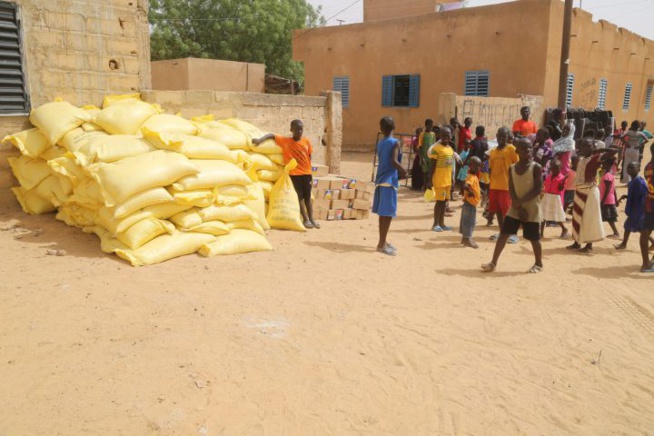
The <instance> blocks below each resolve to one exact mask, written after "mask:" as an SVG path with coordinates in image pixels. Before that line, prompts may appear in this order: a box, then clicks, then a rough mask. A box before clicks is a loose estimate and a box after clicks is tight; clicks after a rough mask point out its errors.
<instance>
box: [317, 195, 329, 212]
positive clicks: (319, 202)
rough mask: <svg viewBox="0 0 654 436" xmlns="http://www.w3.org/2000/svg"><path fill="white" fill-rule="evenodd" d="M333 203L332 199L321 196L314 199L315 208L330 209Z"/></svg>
mask: <svg viewBox="0 0 654 436" xmlns="http://www.w3.org/2000/svg"><path fill="white" fill-rule="evenodd" d="M331 205H332V201H331V200H324V199H320V198H317V199H315V200H313V208H314V209H315V210H329V208H330V207H331Z"/></svg>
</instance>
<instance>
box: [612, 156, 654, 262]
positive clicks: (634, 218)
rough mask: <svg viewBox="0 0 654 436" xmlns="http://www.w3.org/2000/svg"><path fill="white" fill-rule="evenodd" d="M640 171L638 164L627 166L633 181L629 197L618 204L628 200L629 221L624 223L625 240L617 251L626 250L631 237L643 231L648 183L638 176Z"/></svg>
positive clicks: (627, 212) (627, 213) (629, 189)
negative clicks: (632, 234)
mask: <svg viewBox="0 0 654 436" xmlns="http://www.w3.org/2000/svg"><path fill="white" fill-rule="evenodd" d="M638 171H640V168H639V167H638V163H637V162H631V163H629V165H627V173H629V177H631V181H630V182H629V185H628V187H627V195H623V196H622V197H620V199H619V200H618V202H617V205H618V206H620V202H621V201H622V200H624V199H625V198H626V199H627V205H626V206H625V209H624V212H625V215H627V219H626V221H625V222H624V239H623V240H622V242H621V243H620V244H618V245H615V249H616V250H624V249H625V248H627V242H629V236H630V235H631V233H632V232H634V233H640V231H641V230H642V229H643V219H644V218H645V200H646V199H647V182H645V179H643V178H642V177H640V176H639V175H638ZM649 240H650V243H654V240H653V239H652V237H651V236H650V239H649Z"/></svg>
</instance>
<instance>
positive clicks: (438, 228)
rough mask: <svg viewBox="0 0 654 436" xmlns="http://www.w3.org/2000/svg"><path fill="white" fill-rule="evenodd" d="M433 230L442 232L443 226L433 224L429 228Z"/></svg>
mask: <svg viewBox="0 0 654 436" xmlns="http://www.w3.org/2000/svg"><path fill="white" fill-rule="evenodd" d="M431 229H432V231H434V232H442V231H443V228H442V227H441V226H434V227H432V228H431Z"/></svg>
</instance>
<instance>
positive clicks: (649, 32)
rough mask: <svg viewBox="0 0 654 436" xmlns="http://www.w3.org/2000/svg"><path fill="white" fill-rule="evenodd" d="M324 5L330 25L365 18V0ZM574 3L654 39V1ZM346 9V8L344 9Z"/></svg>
mask: <svg viewBox="0 0 654 436" xmlns="http://www.w3.org/2000/svg"><path fill="white" fill-rule="evenodd" d="M308 1H309V3H311V4H312V5H314V6H322V12H323V15H324V16H325V18H328V19H329V21H328V23H327V24H328V25H329V26H332V25H338V24H339V22H338V21H337V20H344V23H343V24H353V23H360V22H361V21H363V0H308ZM398 1H399V2H401V1H402V0H398ZM507 1H509V0H469V1H468V7H474V6H484V5H494V4H498V3H506V2H507ZM574 6H575V7H580V6H581V8H582V9H584V10H586V11H588V12H590V13H592V14H593V20H594V21H597V20H600V19H604V20H606V21H609V22H611V23H614V24H617V25H618V26H620V27H624V28H626V29H628V30H630V31H632V32H634V33H637V34H639V35H641V36H644V37H646V38H648V39H651V40H654V0H574ZM344 9H345V10H344Z"/></svg>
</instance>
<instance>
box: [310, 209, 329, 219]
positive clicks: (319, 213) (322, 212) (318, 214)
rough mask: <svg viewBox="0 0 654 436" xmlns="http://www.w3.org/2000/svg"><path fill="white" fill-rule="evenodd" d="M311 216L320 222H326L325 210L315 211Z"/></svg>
mask: <svg viewBox="0 0 654 436" xmlns="http://www.w3.org/2000/svg"><path fill="white" fill-rule="evenodd" d="M313 216H314V217H315V218H316V219H317V220H320V221H327V209H316V210H314V211H313Z"/></svg>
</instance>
